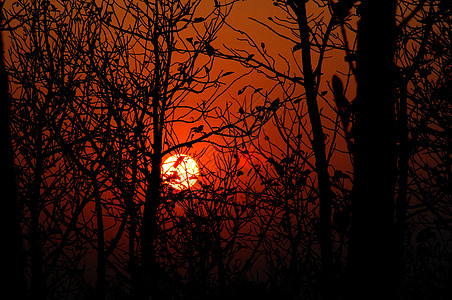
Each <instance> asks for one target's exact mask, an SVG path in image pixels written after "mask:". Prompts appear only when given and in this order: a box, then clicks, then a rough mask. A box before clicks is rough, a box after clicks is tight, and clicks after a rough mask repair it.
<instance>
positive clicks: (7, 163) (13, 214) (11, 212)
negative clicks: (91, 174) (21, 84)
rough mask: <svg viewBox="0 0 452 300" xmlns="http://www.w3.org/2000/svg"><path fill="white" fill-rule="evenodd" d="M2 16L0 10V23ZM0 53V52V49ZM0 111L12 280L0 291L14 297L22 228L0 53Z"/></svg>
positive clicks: (21, 273)
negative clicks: (3, 144) (4, 147)
mask: <svg viewBox="0 0 452 300" xmlns="http://www.w3.org/2000/svg"><path fill="white" fill-rule="evenodd" d="M1 23H2V17H1V14H0V24H1ZM0 50H1V51H3V38H2V36H0ZM2 53H3V52H2ZM0 103H1V107H0V113H1V117H0V120H1V129H0V134H1V138H0V139H1V140H2V141H3V143H5V145H6V152H5V153H4V155H3V157H2V167H1V169H2V172H3V174H4V175H3V176H2V187H3V188H2V192H3V193H4V195H6V196H4V198H3V199H4V201H3V210H4V212H5V213H4V214H3V216H4V217H3V218H2V224H1V228H2V236H3V241H4V243H5V245H6V246H4V247H2V248H3V249H4V251H5V253H4V256H3V259H4V260H6V264H4V269H3V274H7V276H8V279H9V280H10V282H11V283H12V284H8V285H5V288H6V289H4V290H3V291H2V293H3V294H4V295H14V298H16V299H24V298H25V269H24V268H25V263H24V253H23V249H22V232H21V229H20V223H19V208H18V202H17V194H18V193H17V192H18V189H17V182H16V174H15V170H14V154H13V151H14V150H13V146H12V139H11V133H10V122H11V103H10V99H9V95H8V76H7V74H6V70H5V64H4V61H3V54H2V55H1V56H0Z"/></svg>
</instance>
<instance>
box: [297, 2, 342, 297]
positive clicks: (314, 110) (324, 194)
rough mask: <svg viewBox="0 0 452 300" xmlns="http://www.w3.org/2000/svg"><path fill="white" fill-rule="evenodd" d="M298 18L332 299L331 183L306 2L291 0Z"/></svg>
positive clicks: (325, 282)
mask: <svg viewBox="0 0 452 300" xmlns="http://www.w3.org/2000/svg"><path fill="white" fill-rule="evenodd" d="M291 7H292V9H293V10H294V11H295V13H296V15H297V19H298V26H299V31H300V45H301V61H302V65H303V75H304V87H305V90H306V102H307V107H308V114H309V119H310V122H311V127H312V135H313V141H312V148H313V150H314V156H315V169H316V170H315V171H316V173H317V180H318V188H319V201H320V232H319V242H320V252H321V269H322V270H321V282H320V285H321V286H320V288H321V293H322V299H332V298H333V295H334V292H333V290H332V289H333V287H332V285H333V284H332V248H331V185H330V178H329V174H328V163H327V160H326V153H325V135H324V132H323V127H322V121H321V118H320V112H319V107H318V103H317V87H316V83H315V77H314V73H313V70H312V64H311V45H310V41H309V36H310V35H309V32H310V29H309V25H308V17H307V11H306V3H305V2H304V1H298V2H297V3H296V4H295V3H294V2H291Z"/></svg>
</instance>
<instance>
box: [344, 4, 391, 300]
mask: <svg viewBox="0 0 452 300" xmlns="http://www.w3.org/2000/svg"><path fill="white" fill-rule="evenodd" d="M394 8H395V6H394V1H370V0H367V1H362V4H361V7H360V13H361V20H360V22H359V32H358V62H357V81H358V93H357V99H356V103H355V108H356V122H355V127H354V138H355V145H354V168H355V169H354V186H353V200H352V233H351V250H350V255H351V256H350V259H351V271H352V277H351V279H352V282H351V283H352V286H351V289H352V294H353V296H354V297H353V298H354V299H396V292H395V290H396V278H397V275H396V273H397V262H396V261H395V257H396V253H397V243H396V238H395V225H394V213H395V211H394V177H395V176H394V172H395V169H396V167H395V166H396V164H395V163H396V160H395V149H394V148H395V147H394V145H395V137H394V134H395V132H396V130H395V129H396V128H395V120H394V88H393V85H394V78H393V76H392V73H393V53H394V50H393V49H394V38H393V32H394V30H393V29H394V28H393V26H394Z"/></svg>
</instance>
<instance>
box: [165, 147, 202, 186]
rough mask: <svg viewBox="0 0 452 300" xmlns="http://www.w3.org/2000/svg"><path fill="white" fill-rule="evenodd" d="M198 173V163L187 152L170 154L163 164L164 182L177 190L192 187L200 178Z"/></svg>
mask: <svg viewBox="0 0 452 300" xmlns="http://www.w3.org/2000/svg"><path fill="white" fill-rule="evenodd" d="M198 175H199V168H198V164H197V163H196V161H195V160H194V159H193V158H191V157H190V156H188V155H185V154H176V155H173V156H170V157H169V158H167V159H166V160H165V162H164V163H163V164H162V179H163V182H164V183H167V184H169V185H171V186H172V187H173V188H175V189H177V190H186V189H188V188H190V187H192V186H193V185H194V184H195V183H196V181H197V180H198Z"/></svg>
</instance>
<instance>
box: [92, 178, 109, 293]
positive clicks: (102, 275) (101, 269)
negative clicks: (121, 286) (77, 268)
mask: <svg viewBox="0 0 452 300" xmlns="http://www.w3.org/2000/svg"><path fill="white" fill-rule="evenodd" d="M92 180H93V186H94V189H95V190H94V197H95V207H96V220H97V286H96V298H97V300H103V299H105V297H106V282H107V278H106V272H107V258H106V253H105V236H104V220H103V213H102V197H101V195H100V189H99V185H98V183H97V181H96V180H97V178H96V176H93V178H92Z"/></svg>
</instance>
